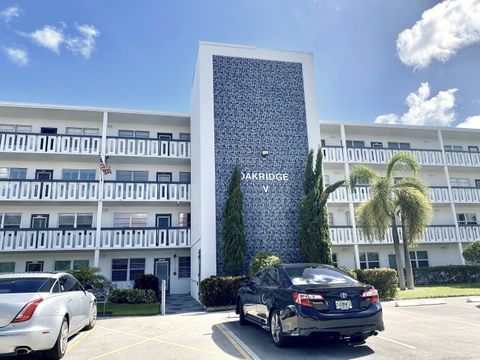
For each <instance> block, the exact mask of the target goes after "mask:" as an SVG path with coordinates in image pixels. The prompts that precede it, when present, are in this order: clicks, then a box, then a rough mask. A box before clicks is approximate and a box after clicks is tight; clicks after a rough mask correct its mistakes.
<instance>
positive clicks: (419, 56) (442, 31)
mask: <svg viewBox="0 0 480 360" xmlns="http://www.w3.org/2000/svg"><path fill="white" fill-rule="evenodd" d="M478 41H480V0H445V1H443V2H442V3H440V4H437V5H435V6H434V7H433V8H431V9H428V10H426V11H425V12H424V13H423V14H422V18H421V19H420V20H419V21H417V23H416V24H415V25H414V26H413V27H412V28H410V29H406V30H404V31H402V32H401V33H400V34H399V36H398V38H397V51H398V56H399V57H400V60H401V61H402V62H403V63H404V64H406V65H409V66H414V67H415V68H425V67H427V66H428V65H429V64H430V62H431V61H432V60H433V59H436V60H438V61H442V62H445V61H447V60H448V59H450V58H451V57H452V56H454V55H455V54H456V53H457V52H458V51H459V50H460V49H462V48H464V47H467V46H469V45H472V44H474V43H476V42H478Z"/></svg>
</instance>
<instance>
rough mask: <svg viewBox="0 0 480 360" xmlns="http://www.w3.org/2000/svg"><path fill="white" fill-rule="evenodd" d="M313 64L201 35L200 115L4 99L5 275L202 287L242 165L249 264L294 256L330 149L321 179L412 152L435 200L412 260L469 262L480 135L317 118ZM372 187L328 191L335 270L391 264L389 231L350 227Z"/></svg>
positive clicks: (0, 136)
mask: <svg viewBox="0 0 480 360" xmlns="http://www.w3.org/2000/svg"><path fill="white" fill-rule="evenodd" d="M313 64H314V62H313V56H312V54H308V53H300V52H287V51H277V50H266V49H257V48H253V47H244V46H235V45H221V44H210V43H200V45H199V49H198V56H197V63H196V68H195V73H194V78H193V85H192V99H191V101H192V104H191V114H171V113H160V112H146V111H131V110H118V109H95V108H81V107H66V106H50V105H27V104H6V103H4V104H0V272H10V271H16V272H23V271H42V270H43V271H60V270H67V269H75V268H80V267H82V266H85V265H89V266H98V267H100V269H101V273H102V274H103V275H105V276H106V277H107V278H109V279H111V280H112V281H113V283H114V284H116V286H119V287H128V286H131V284H132V281H133V279H134V278H135V277H136V276H138V275H140V274H152V273H153V274H156V275H157V276H158V277H159V278H160V279H165V280H167V284H168V290H169V291H170V292H171V293H189V292H190V293H191V294H192V296H194V297H198V284H199V282H200V281H201V279H204V278H206V277H208V276H210V275H214V274H217V273H221V272H222V261H221V231H222V212H223V208H224V204H225V200H226V193H227V187H228V183H229V180H230V176H231V173H232V170H233V167H234V166H235V165H237V166H239V167H240V168H241V170H242V172H243V173H244V176H243V178H242V191H243V193H244V222H245V232H246V237H247V241H248V251H247V262H248V261H249V259H250V258H251V257H252V256H253V255H254V254H255V253H257V252H259V251H273V252H275V253H277V254H279V255H280V256H281V257H282V259H283V260H284V261H286V262H295V261H299V260H300V259H301V253H300V249H299V246H298V239H297V234H298V224H299V212H298V210H299V200H300V198H301V196H302V182H303V172H304V169H305V165H306V154H307V152H308V149H309V148H310V149H316V148H317V147H318V146H319V145H320V144H321V145H322V146H323V152H324V173H325V182H326V183H333V182H335V181H337V180H340V179H343V178H345V177H346V176H348V174H349V172H350V170H351V169H352V168H353V167H354V166H355V165H357V164H368V165H369V166H371V167H373V168H374V169H376V170H378V171H380V172H382V171H385V163H386V161H388V159H389V158H390V157H391V156H392V154H394V153H395V152H397V151H400V150H404V151H409V152H412V153H413V154H414V155H415V156H416V157H417V159H418V160H419V162H420V164H421V165H422V169H421V171H420V173H419V176H420V177H421V178H422V179H424V180H426V181H427V182H428V183H429V184H430V191H431V194H430V195H431V199H432V202H433V206H434V217H433V220H432V223H431V225H430V226H429V227H428V230H427V232H426V234H425V236H424V238H423V239H422V240H421V241H420V243H419V245H418V246H417V247H416V248H414V249H412V252H411V258H412V264H413V265H414V266H415V267H423V266H433V265H445V264H463V263H464V259H463V257H462V256H461V253H462V250H463V247H464V246H465V244H467V243H468V242H470V241H472V240H475V239H480V234H479V232H480V225H479V224H478V222H477V215H478V214H479V213H480V152H479V147H480V130H472V129H468V130H467V129H452V128H432V127H414V126H394V125H380V124H348V123H332V122H324V121H321V122H319V121H318V119H319V117H318V114H317V109H316V90H315V88H316V86H315V81H314V79H315V76H314V65H313ZM259 174H260V175H259ZM406 175H407V174H406V173H405V174H403V173H402V174H399V175H398V176H399V177H401V176H406ZM368 197H369V191H368V188H367V187H366V186H359V187H358V189H357V190H356V191H355V192H354V193H351V192H349V191H347V189H345V188H340V189H338V190H337V191H336V192H335V193H334V194H332V196H331V198H330V199H329V202H328V209H329V220H330V233H331V239H332V243H333V253H334V261H335V264H337V265H338V266H343V267H350V268H353V267H358V268H373V267H395V257H394V255H393V254H394V253H393V247H392V245H391V234H389V235H388V236H387V238H386V239H378V240H376V241H374V242H373V243H371V242H369V241H367V240H366V239H365V237H364V236H363V234H362V233H361V231H359V229H357V227H356V224H355V216H354V213H355V208H356V207H357V206H358V205H359V204H360V203H361V202H362V201H365V200H366V199H368Z"/></svg>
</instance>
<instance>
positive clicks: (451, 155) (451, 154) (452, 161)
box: [445, 150, 480, 166]
mask: <svg viewBox="0 0 480 360" xmlns="http://www.w3.org/2000/svg"><path fill="white" fill-rule="evenodd" d="M445 158H446V161H447V165H454V166H480V152H473V151H455V150H446V151H445Z"/></svg>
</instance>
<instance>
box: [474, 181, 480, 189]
mask: <svg viewBox="0 0 480 360" xmlns="http://www.w3.org/2000/svg"><path fill="white" fill-rule="evenodd" d="M475 187H477V188H480V179H475Z"/></svg>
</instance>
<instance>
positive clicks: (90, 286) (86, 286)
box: [85, 283, 93, 291]
mask: <svg viewBox="0 0 480 360" xmlns="http://www.w3.org/2000/svg"><path fill="white" fill-rule="evenodd" d="M91 290H93V285H92V284H90V283H89V284H85V291H91Z"/></svg>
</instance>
